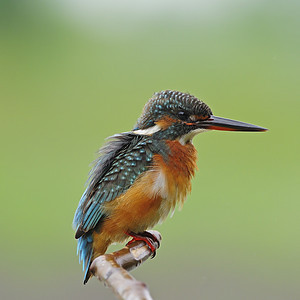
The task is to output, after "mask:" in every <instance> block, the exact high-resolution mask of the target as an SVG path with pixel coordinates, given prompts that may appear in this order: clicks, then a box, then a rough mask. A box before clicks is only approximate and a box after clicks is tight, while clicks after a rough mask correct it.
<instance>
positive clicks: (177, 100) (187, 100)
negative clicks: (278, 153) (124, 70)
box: [133, 90, 267, 144]
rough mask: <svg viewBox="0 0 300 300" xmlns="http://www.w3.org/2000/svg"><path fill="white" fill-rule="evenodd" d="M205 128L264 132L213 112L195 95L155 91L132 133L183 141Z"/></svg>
mask: <svg viewBox="0 0 300 300" xmlns="http://www.w3.org/2000/svg"><path fill="white" fill-rule="evenodd" d="M205 130H226V131H266V130H267V129H266V128H262V127H259V126H256V125H252V124H247V123H243V122H239V121H234V120H230V119H225V118H220V117H216V116H214V115H213V113H212V111H211V109H210V108H209V106H208V105H207V104H205V103H204V102H202V101H201V100H199V99H198V98H196V97H194V96H192V95H190V94H186V93H181V92H178V91H169V90H167V91H162V92H158V93H155V94H154V95H153V97H152V98H151V99H150V100H149V101H148V102H147V103H146V105H145V107H144V110H143V112H142V115H141V117H140V118H139V119H138V121H137V124H136V125H135V128H134V129H133V132H134V133H136V134H142V135H153V136H154V137H156V138H159V139H168V140H175V139H178V140H179V141H180V142H181V143H182V144H186V143H188V142H190V141H191V139H192V138H193V137H194V136H195V135H196V134H197V133H200V132H203V131H205Z"/></svg>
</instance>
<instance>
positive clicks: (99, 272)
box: [90, 230, 161, 300]
mask: <svg viewBox="0 0 300 300" xmlns="http://www.w3.org/2000/svg"><path fill="white" fill-rule="evenodd" d="M149 232H150V233H151V234H153V235H154V236H155V237H156V238H157V239H158V240H159V241H161V235H160V233H159V232H158V231H154V230H149ZM155 244H156V245H155V246H156V249H157V248H158V247H159V245H158V244H157V243H155ZM150 256H152V252H151V250H150V249H149V247H148V246H147V244H146V243H145V242H143V241H135V242H133V243H131V244H130V245H128V246H126V247H125V248H123V249H121V250H119V251H116V252H113V253H110V254H104V255H101V256H99V257H97V258H95V259H94V261H93V262H92V264H91V267H90V270H91V272H92V274H93V275H94V276H95V277H97V278H98V279H99V280H100V281H103V282H104V284H105V285H107V286H109V287H111V288H112V290H113V292H114V293H115V295H116V296H117V297H118V298H119V299H122V300H152V297H151V295H150V293H149V290H148V288H147V286H146V284H145V283H143V282H140V281H138V280H136V279H135V278H134V277H133V276H131V275H130V274H129V273H128V272H127V271H129V270H132V269H134V268H136V267H138V266H139V265H140V264H141V263H142V262H144V261H145V260H147V259H148V258H149V257H150Z"/></svg>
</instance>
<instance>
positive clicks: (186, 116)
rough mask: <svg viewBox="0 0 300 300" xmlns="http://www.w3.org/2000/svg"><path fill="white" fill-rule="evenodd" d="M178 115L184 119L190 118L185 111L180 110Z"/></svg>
mask: <svg viewBox="0 0 300 300" xmlns="http://www.w3.org/2000/svg"><path fill="white" fill-rule="evenodd" d="M177 115H178V118H179V119H180V120H182V121H186V120H187V119H188V118H189V115H188V114H187V113H186V112H185V111H179V112H178V113H177Z"/></svg>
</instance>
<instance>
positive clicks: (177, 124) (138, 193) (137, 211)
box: [73, 90, 267, 284]
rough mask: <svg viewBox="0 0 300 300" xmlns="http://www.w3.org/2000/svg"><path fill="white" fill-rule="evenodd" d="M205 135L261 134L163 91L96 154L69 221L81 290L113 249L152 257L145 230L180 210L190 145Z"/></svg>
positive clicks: (192, 164) (190, 170)
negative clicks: (130, 246)
mask: <svg viewBox="0 0 300 300" xmlns="http://www.w3.org/2000/svg"><path fill="white" fill-rule="evenodd" d="M209 130H225V131H257V132H259V131H266V130H267V129H266V128H263V127H259V126H256V125H252V124H247V123H244V122H239V121H234V120H231V119H225V118H221V117H217V116H215V115H213V113H212V111H211V109H210V108H209V107H208V105H206V104H205V103H204V102H203V101H201V100H199V99H198V98H196V97H195V96H192V95H190V94H188V93H181V92H178V91H172V90H166V91H161V92H158V93H155V94H154V95H153V96H152V98H150V100H149V101H148V102H147V103H146V105H145V106H144V109H143V111H142V114H141V116H140V118H139V119H138V121H137V123H136V125H135V126H134V128H133V129H132V130H131V131H128V132H123V133H120V134H115V135H113V136H112V137H110V138H109V140H108V142H107V143H106V144H105V145H104V146H103V147H102V148H101V149H100V150H99V158H98V159H97V160H96V161H95V163H94V166H93V168H92V170H91V172H90V176H89V179H88V184H87V188H86V190H85V192H84V193H83V195H82V197H81V199H80V202H79V205H78V208H77V210H76V212H75V216H74V221H73V227H74V229H75V230H76V233H75V238H76V239H78V245H77V254H78V255H79V261H82V263H83V271H84V284H86V283H87V281H88V280H89V278H90V277H91V276H92V274H91V272H90V270H89V268H90V265H91V263H92V261H93V260H94V259H95V258H96V257H98V256H100V255H102V254H104V253H105V252H106V250H107V248H108V246H109V245H110V244H112V243H116V242H118V243H123V242H125V241H126V240H127V239H128V238H129V237H132V240H131V242H132V241H135V240H143V241H145V242H146V244H147V245H148V246H149V248H150V249H151V251H152V252H153V254H155V249H156V248H155V242H157V240H156V238H155V237H154V236H153V235H151V234H150V233H149V232H147V231H146V230H147V229H149V228H152V227H154V226H155V225H156V224H157V223H159V222H161V221H163V220H164V219H165V218H166V217H167V216H168V215H169V213H170V212H172V211H174V209H175V207H176V205H179V206H182V205H183V203H184V201H185V199H186V196H187V194H188V193H189V192H190V191H191V179H192V177H193V176H194V174H195V170H196V160H197V152H196V149H195V147H194V146H193V144H192V139H193V137H194V136H195V135H197V134H198V133H201V132H204V131H209ZM129 243H130V242H129Z"/></svg>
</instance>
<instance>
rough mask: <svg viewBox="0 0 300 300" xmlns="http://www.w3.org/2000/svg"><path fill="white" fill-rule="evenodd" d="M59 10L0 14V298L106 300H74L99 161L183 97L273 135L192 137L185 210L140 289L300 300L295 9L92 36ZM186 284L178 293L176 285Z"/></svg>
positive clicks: (97, 29) (94, 288) (256, 9)
mask: <svg viewBox="0 0 300 300" xmlns="http://www.w3.org/2000/svg"><path fill="white" fill-rule="evenodd" d="M63 2H66V4H67V3H69V2H68V1H63ZM225 2H226V1H225ZM54 3H56V2H54ZM54 3H51V2H36V3H31V2H30V1H24V2H22V3H21V2H20V1H2V2H1V4H0V5H1V7H0V17H1V18H0V24H1V25H0V26H1V27H0V49H1V50H0V66H1V68H0V85H1V88H0V97H1V98H0V99H1V110H0V120H1V121H0V122H1V127H0V128H1V129H0V130H1V150H0V151H1V157H2V159H1V165H0V182H1V185H0V197H1V208H2V209H1V218H0V226H1V228H2V230H1V238H2V247H1V249H2V250H1V254H2V255H1V257H2V259H1V273H0V274H1V283H2V284H3V289H2V287H1V290H2V293H6V294H4V295H5V297H6V298H5V299H13V298H14V297H19V294H18V288H17V289H16V288H15V287H19V289H20V291H21V292H20V293H22V294H23V296H24V295H28V298H31V299H35V297H36V299H38V298H40V297H41V295H43V297H45V295H48V296H49V295H52V296H49V299H50V298H53V297H54V296H53V295H54V294H53V293H54V291H53V290H52V288H54V287H57V288H58V287H60V292H59V293H58V294H57V295H56V294H55V297H56V298H59V297H61V299H66V298H72V299H76V297H79V295H99V293H104V294H103V295H106V296H104V297H106V298H107V297H109V296H107V295H109V292H107V291H106V290H104V289H103V288H102V287H100V286H98V285H97V284H95V283H91V284H90V287H87V288H85V289H84V290H83V287H81V277H82V274H81V272H80V267H79V265H77V258H76V251H75V250H76V242H75V240H74V238H73V234H74V233H73V230H72V228H71V223H72V219H73V214H74V211H75V209H76V207H77V204H78V201H79V198H80V196H81V193H82V192H83V189H84V182H85V180H86V178H87V173H88V171H89V163H90V162H92V161H93V159H95V154H94V153H95V152H96V150H97V148H99V147H100V146H101V145H102V144H103V142H104V139H105V137H107V136H109V135H112V134H114V133H116V132H121V131H127V130H130V129H131V128H132V126H133V125H134V123H135V120H136V119H137V117H138V116H139V113H140V111H141V110H142V107H143V105H144V103H145V102H146V101H147V99H148V98H149V97H150V96H151V95H152V94H153V93H154V92H156V91H159V90H163V89H176V90H180V91H183V92H190V93H192V94H194V95H195V96H197V97H199V98H201V99H203V100H204V101H205V102H206V103H208V104H209V105H210V107H211V108H212V110H213V112H214V114H215V115H219V116H223V117H228V118H233V119H237V120H241V121H245V122H249V123H253V124H257V125H261V126H263V127H267V128H269V129H270V131H269V132H267V133H263V134H261V133H260V134H252V133H224V132H212V133H207V134H201V135H200V136H198V137H196V138H195V140H194V144H195V146H196V147H197V149H198V152H199V161H198V166H199V172H198V173H197V175H196V177H195V179H194V184H193V191H192V195H191V196H190V197H189V198H188V201H187V203H186V205H185V207H184V209H183V211H182V212H180V213H178V212H176V213H175V216H174V217H173V218H172V219H168V220H167V221H166V222H165V223H164V224H163V225H161V226H157V228H156V229H158V230H159V231H161V232H162V235H163V238H164V239H163V242H162V247H161V249H160V250H159V253H158V256H157V257H156V258H155V260H153V261H152V262H151V263H148V264H147V266H146V265H145V266H143V267H142V270H138V271H137V273H138V276H139V277H140V278H141V277H142V279H143V276H144V278H145V277H146V278H147V276H149V278H147V282H148V283H149V284H150V286H151V288H152V290H153V293H154V295H155V294H156V295H157V299H158V298H159V299H166V298H168V296H170V299H171V298H172V299H176V296H177V299H181V298H182V297H183V296H180V295H181V294H180V291H178V290H177V289H176V288H175V287H176V284H177V282H178V284H181V287H180V290H182V295H185V294H186V293H187V291H188V290H189V292H190V297H191V298H193V297H197V296H198V292H199V291H198V290H197V289H196V288H195V286H196V287H198V285H199V284H200V286H201V287H200V294H201V295H202V296H204V297H205V298H203V299H271V298H272V299H284V298H285V299H298V298H299V297H300V292H299V287H298V283H297V281H298V280H297V278H299V261H300V254H299V253H300V251H299V250H300V241H299V225H300V221H299V220H300V213H299V212H300V202H299V133H298V128H299V125H300V121H299V116H298V114H299V108H300V104H299V96H300V93H299V66H300V64H299V62H300V59H299V51H300V39H299V25H300V21H299V20H300V18H299V5H298V4H297V2H293V1H286V2H280V1H278V2H276V1H272V2H271V1H267V0H266V1H261V2H258V3H257V5H253V7H251V9H250V8H249V10H248V9H242V8H243V4H241V3H239V5H238V6H237V7H236V4H238V1H228V5H231V6H232V7H235V8H236V10H235V11H233V12H232V13H228V14H225V13H224V15H222V11H221V10H220V8H218V6H216V7H215V8H214V9H213V10H212V11H211V12H210V13H211V16H207V17H206V18H204V19H201V18H199V19H198V18H195V14H197V10H195V9H194V11H193V5H196V4H195V2H192V3H193V5H192V6H191V8H190V12H189V10H188V9H186V10H184V12H183V17H182V18H181V15H180V14H181V12H180V10H179V11H177V14H176V13H175V14H174V15H172V14H168V11H167V9H166V10H165V11H162V12H161V13H160V14H156V10H155V9H153V12H152V13H149V14H150V17H149V16H148V18H145V20H143V18H142V17H141V19H136V18H135V17H136V15H134V13H132V16H131V15H123V16H122V18H121V17H119V15H118V14H116V15H115V14H113V13H112V14H109V15H108V16H107V17H106V23H101V22H100V21H99V22H100V23H99V24H98V23H96V24H95V25H91V24H90V23H88V24H87V23H84V22H80V21H79V19H80V18H79V17H78V16H77V17H78V19H76V18H74V16H73V17H72V18H71V17H70V16H68V15H67V14H66V13H65V12H66V11H68V9H66V7H64V9H63V8H62V6H60V5H59V4H58V3H56V5H54ZM87 3H89V4H91V3H93V2H92V1H90V2H87ZM203 3H205V1H204V2H203ZM216 3H217V4H218V1H216ZM69 5H71V4H70V3H69ZM86 5H88V4H86ZM129 5H130V4H129ZM148 5H149V4H148ZM153 5H154V4H153ZM156 5H158V6H159V4H156ZM244 5H246V2H245V3H244ZM158 8H159V7H158ZM141 9H142V8H141ZM230 10H231V8H230V7H229V9H228V11H229V12H230ZM113 11H114V8H112V12H113ZM195 11H196V13H195ZM199 12H200V11H199ZM119 13H120V12H119ZM189 13H191V17H190V18H189V15H188V14H189ZM218 14H220V17H219V16H218ZM202 15H203V13H202ZM131 17H132V18H133V19H134V18H135V19H134V21H133V20H132V19H131ZM178 259H179V261H178ZM195 260H196V261H195ZM147 270H148V271H147ZM16 271H17V274H18V276H17V277H16V278H15V275H14V274H15V273H16ZM181 272H184V273H187V275H186V276H188V278H187V279H182V278H178V277H180V273H181ZM158 273H159V274H161V276H160V278H156V275H157V274H158ZM74 274H75V275H74ZM147 274H148V275H147ZM149 274H152V275H151V276H150V275H149ZM155 274H156V275H155ZM23 276H26V278H27V281H26V283H24V282H23V283H22V281H23V279H22V277H23ZM13 278H14V279H13ZM162 278H164V279H162ZM203 278H204V279H203ZM230 278H231V279H230ZM249 278H251V280H248V279H249ZM156 279H157V280H156ZM33 281H35V284H38V285H39V288H38V289H35V291H34V292H33V291H32V290H33V286H34V285H33V284H32V286H31V282H33ZM149 281H150V282H149ZM191 282H193V284H191ZM199 282H200V283H199ZM212 282H213V284H212ZM168 284H170V285H172V287H174V289H175V291H170V290H169V289H168V288H166V286H167V285H168ZM4 286H6V288H7V289H4ZM22 286H23V287H24V286H26V288H25V287H24V290H26V291H27V292H26V293H25V292H24V290H22V289H23V288H21V287H22ZM237 286H239V287H237ZM218 287H219V289H218ZM178 289H179V287H178ZM215 289H217V290H218V293H219V294H217V293H216V292H215V291H214V290H215ZM62 290H65V291H64V292H62ZM70 291H73V292H70ZM51 293H52V294H51ZM193 293H194V294H193ZM12 295H14V296H12ZM171 295H172V297H171ZM241 295H243V297H242V296H241ZM24 297H25V296H24ZM276 297H278V298H276Z"/></svg>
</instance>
